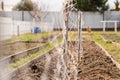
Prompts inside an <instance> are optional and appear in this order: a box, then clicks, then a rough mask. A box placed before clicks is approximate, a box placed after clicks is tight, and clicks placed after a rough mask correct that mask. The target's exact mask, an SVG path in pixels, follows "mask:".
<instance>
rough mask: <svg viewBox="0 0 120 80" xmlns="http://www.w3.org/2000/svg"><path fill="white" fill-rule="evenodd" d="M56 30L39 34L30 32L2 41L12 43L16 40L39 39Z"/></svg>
mask: <svg viewBox="0 0 120 80" xmlns="http://www.w3.org/2000/svg"><path fill="white" fill-rule="evenodd" d="M54 33H55V32H42V33H38V34H32V33H28V34H23V35H20V36H14V37H13V38H11V39H8V40H5V41H2V43H12V42H16V41H31V40H34V39H39V38H42V37H47V36H49V35H51V34H54Z"/></svg>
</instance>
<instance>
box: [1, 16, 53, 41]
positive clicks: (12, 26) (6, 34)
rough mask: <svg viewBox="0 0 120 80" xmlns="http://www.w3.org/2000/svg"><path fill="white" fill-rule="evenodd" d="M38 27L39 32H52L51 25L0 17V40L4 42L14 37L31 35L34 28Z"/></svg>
mask: <svg viewBox="0 0 120 80" xmlns="http://www.w3.org/2000/svg"><path fill="white" fill-rule="evenodd" d="M35 26H38V27H39V28H40V31H41V32H49V31H53V27H52V26H53V25H52V24H51V23H40V22H38V23H37V24H36V23H35V22H32V21H31V22H30V21H16V20H12V19H11V18H3V17H0V40H6V39H9V38H11V37H12V36H14V35H21V34H24V33H32V32H33V30H34V27H35Z"/></svg>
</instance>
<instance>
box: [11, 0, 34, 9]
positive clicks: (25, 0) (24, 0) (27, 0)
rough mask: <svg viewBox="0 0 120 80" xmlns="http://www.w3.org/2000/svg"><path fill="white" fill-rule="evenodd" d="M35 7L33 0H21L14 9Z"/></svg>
mask: <svg viewBox="0 0 120 80" xmlns="http://www.w3.org/2000/svg"><path fill="white" fill-rule="evenodd" d="M33 9H34V8H33V2H32V1H31V0H21V1H20V2H19V3H18V4H17V5H15V6H14V7H13V10H16V11H32V10H33Z"/></svg>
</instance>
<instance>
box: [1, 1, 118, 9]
mask: <svg viewBox="0 0 120 80" xmlns="http://www.w3.org/2000/svg"><path fill="white" fill-rule="evenodd" d="M0 1H4V3H5V4H6V5H15V4H17V3H18V2H19V1H20V0H0ZM32 1H39V2H38V3H39V4H40V6H42V7H44V6H47V7H46V9H48V10H50V11H60V10H61V9H62V3H63V2H64V0H32ZM114 1H115V0H108V4H109V5H110V8H114ZM119 1H120V0H119Z"/></svg>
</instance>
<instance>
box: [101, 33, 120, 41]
mask: <svg viewBox="0 0 120 80" xmlns="http://www.w3.org/2000/svg"><path fill="white" fill-rule="evenodd" d="M102 37H103V38H104V39H105V40H106V42H110V41H111V42H118V43H120V35H118V34H113V33H106V34H105V33H104V34H102Z"/></svg>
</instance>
